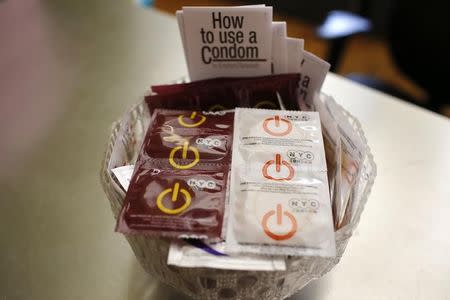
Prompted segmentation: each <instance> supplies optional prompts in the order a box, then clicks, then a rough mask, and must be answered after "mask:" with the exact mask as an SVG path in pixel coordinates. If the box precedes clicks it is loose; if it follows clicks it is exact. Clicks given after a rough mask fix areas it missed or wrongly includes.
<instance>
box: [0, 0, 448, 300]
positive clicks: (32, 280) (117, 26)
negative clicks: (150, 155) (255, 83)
mask: <svg viewBox="0 0 450 300" xmlns="http://www.w3.org/2000/svg"><path fill="white" fill-rule="evenodd" d="M40 3H41V4H40ZM2 13H3V17H5V16H6V15H8V16H11V17H9V18H3V19H2V18H1V14H2ZM18 16H26V19H27V20H28V21H27V22H19V21H15V20H17V17H18ZM0 19H2V21H0V25H2V26H3V28H5V27H4V26H5V25H7V28H9V29H10V32H19V30H20V32H21V35H18V34H11V35H5V36H6V37H5V36H4V39H7V41H8V43H2V44H3V45H7V46H6V47H5V48H3V50H2V51H3V52H1V51H0V53H1V56H0V66H9V67H10V69H9V70H10V71H9V72H8V73H6V72H5V73H3V74H0V79H2V80H0V95H2V96H3V98H4V99H6V100H9V101H3V102H2V103H1V104H0V105H2V106H4V105H8V103H9V104H10V105H11V103H19V104H20V105H22V106H23V108H26V109H20V110H17V111H16V112H15V113H14V114H9V116H8V114H7V113H5V110H4V109H0V111H3V113H2V114H1V113H0V116H1V117H2V120H8V123H5V122H3V123H1V124H7V126H8V127H6V128H8V129H7V130H5V127H3V130H4V132H15V134H14V135H9V136H8V135H6V139H7V138H8V137H9V138H10V140H6V141H8V143H5V145H7V146H8V145H12V144H11V143H14V147H16V148H12V146H11V147H10V148H8V147H0V150H2V151H6V152H2V153H1V154H2V155H3V154H5V153H8V156H7V158H8V159H7V160H8V161H10V163H9V169H8V172H6V171H5V169H3V171H2V172H0V174H1V175H2V176H0V191H1V192H0V193H1V201H0V222H1V223H0V224H1V226H0V228H1V229H0V233H1V234H0V236H1V239H0V249H1V250H0V299H2V300H3V299H5V300H10V299H38V300H39V299H43V300H44V299H45V300H52V299H66V300H71V299H108V300H115V299H117V300H119V299H158V300H163V299H181V298H182V296H181V295H179V294H178V293H177V292H176V291H174V290H172V289H171V288H168V287H166V286H164V285H161V284H159V283H158V282H157V281H156V280H154V279H153V278H152V277H151V276H150V275H147V274H145V273H144V272H143V270H142V269H141V267H140V266H139V265H138V263H137V261H136V259H135V257H134V255H133V253H132V251H131V249H130V248H129V246H128V244H127V243H126V241H125V239H124V238H123V237H122V236H121V235H120V234H117V233H114V231H113V229H114V220H113V217H112V214H111V212H110V208H109V204H108V201H107V199H106V196H105V195H104V193H103V191H102V189H101V186H100V183H99V176H98V172H99V169H100V162H101V158H102V154H103V151H104V149H105V146H106V142H107V138H108V134H109V127H110V124H111V122H112V121H113V120H114V119H116V118H118V117H119V116H120V115H121V113H122V112H123V111H125V110H126V109H127V108H128V107H129V106H130V105H131V104H133V103H136V102H138V101H139V96H141V95H142V94H143V92H144V91H145V89H146V88H147V87H148V86H149V85H150V84H151V83H155V84H156V83H164V82H167V81H169V80H172V79H176V78H179V77H181V76H183V75H185V74H186V67H185V64H184V56H183V52H182V46H181V43H180V40H179V34H178V27H177V24H176V21H175V18H174V17H172V16H168V15H163V14H161V13H158V12H156V11H153V10H149V9H148V10H146V9H141V8H138V7H137V6H135V5H134V3H133V2H132V1H116V2H114V3H112V2H110V1H105V0H96V1H87V2H84V1H83V3H78V1H57V2H55V1H47V2H46V1H43V2H38V1H36V2H33V4H17V2H16V1H4V2H2V3H0ZM19 20H20V18H19ZM5 23H6V24H5ZM5 32H6V31H0V33H5ZM5 49H6V50H5ZM8 51H9V52H8ZM5 53H6V54H5ZM43 62H44V63H43ZM18 66H19V67H20V68H19V67H18ZM11 70H16V71H17V72H16V73H14V72H11ZM32 70H34V71H33V72H31V71H32ZM5 74H13V75H14V76H9V77H7V76H6V75H5ZM16 75H17V76H16ZM5 78H6V79H8V80H3V79H5ZM11 78H12V79H11ZM32 83H35V84H34V85H33V84H32ZM20 91H22V92H23V93H22V92H20ZM323 91H324V92H326V93H329V94H331V95H333V96H334V97H335V98H336V99H337V101H338V102H340V103H341V104H343V106H344V107H345V108H346V109H347V110H349V111H350V112H351V113H352V114H353V115H355V116H356V117H357V118H358V119H359V120H360V122H361V123H362V125H363V129H364V131H365V133H366V136H367V139H368V141H369V145H370V146H371V149H372V152H373V154H374V157H375V161H376V163H377V165H378V176H377V179H376V181H375V185H374V188H373V190H372V194H371V195H370V197H369V201H368V203H367V205H366V207H365V210H364V212H363V215H362V218H361V222H360V224H359V226H358V229H357V231H356V233H355V235H354V236H353V237H352V239H351V240H350V242H349V245H348V247H347V250H346V252H345V254H344V256H343V258H342V260H341V262H340V263H339V264H338V265H337V266H336V267H335V268H334V269H333V270H332V271H331V272H330V273H329V274H327V275H326V276H325V277H324V278H322V279H320V280H317V281H315V282H313V283H311V284H310V285H308V286H307V287H306V288H305V289H303V290H302V291H301V292H300V293H299V294H298V295H296V296H295V297H293V298H292V299H355V300H356V299H357V300H360V299H405V300H406V299H407V300H409V299H450V285H449V284H448V282H449V279H450V255H449V253H450V217H449V216H450V184H449V183H450V182H449V178H450V121H449V119H446V118H444V117H441V116H438V115H436V114H433V113H430V112H427V111H424V110H423V109H420V108H418V107H415V106H412V105H409V104H406V103H405V102H403V101H400V100H398V99H394V98H392V97H390V96H387V95H385V94H381V93H379V92H376V91H373V90H370V89H368V88H365V87H362V86H359V85H357V84H355V83H352V82H350V81H348V80H346V79H344V78H342V77H340V76H337V75H334V74H329V76H328V77H327V80H326V82H325V85H324V87H323ZM5 95H6V96H5ZM5 97H6V98H5ZM8 97H9V98H8ZM25 100H26V101H25ZM21 101H25V102H21ZM12 107H13V108H14V107H15V106H12ZM8 117H9V119H7V118H8ZM18 120H19V121H18ZM21 132H22V133H24V132H27V133H28V135H25V134H24V135H20V133H21ZM30 136H33V137H34V139H32V140H31V141H30V139H29V138H25V137H30ZM5 149H6V150H5ZM14 149H26V150H27V151H16V150H14ZM8 151H9V152H8ZM11 161H12V162H14V164H12V163H11ZM5 163H6V159H5Z"/></svg>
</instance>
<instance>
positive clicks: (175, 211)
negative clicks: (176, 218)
mask: <svg viewBox="0 0 450 300" xmlns="http://www.w3.org/2000/svg"><path fill="white" fill-rule="evenodd" d="M170 193H172V202H176V201H177V200H178V194H179V193H181V194H182V195H183V196H184V204H183V205H182V206H180V207H178V208H174V209H171V208H167V207H165V206H164V204H163V202H162V201H163V199H164V197H165V196H166V195H168V194H170ZM156 205H157V206H158V208H159V209H160V210H161V211H162V212H163V213H165V214H168V215H176V214H179V213H181V212H183V211H184V210H185V209H186V208H188V207H189V205H191V194H189V192H188V191H186V190H185V189H183V188H182V189H180V184H179V183H178V182H177V183H175V185H174V186H173V188H168V189H165V190H164V191H162V192H161V193H160V194H159V195H158V198H156Z"/></svg>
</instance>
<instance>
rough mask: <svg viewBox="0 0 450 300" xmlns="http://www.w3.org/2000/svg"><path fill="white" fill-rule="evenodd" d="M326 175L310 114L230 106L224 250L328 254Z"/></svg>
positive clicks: (315, 120)
mask: <svg viewBox="0 0 450 300" xmlns="http://www.w3.org/2000/svg"><path fill="white" fill-rule="evenodd" d="M305 146H309V148H308V151H305ZM326 172H327V169H326V161H325V155H324V149H323V140H322V133H321V124H320V118H319V114H318V113H317V112H299V111H278V110H262V109H248V108H236V110H235V119H234V143H233V158H232V167H231V184H230V206H229V209H230V211H229V216H228V226H227V235H226V251H227V252H229V253H255V254H266V255H275V254H277V255H295V256H300V255H311V256H328V257H332V256H334V255H335V239H334V227H333V217H332V213H331V203H330V196H329V189H328V179H327V173H326Z"/></svg>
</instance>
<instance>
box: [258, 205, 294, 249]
mask: <svg viewBox="0 0 450 300" xmlns="http://www.w3.org/2000/svg"><path fill="white" fill-rule="evenodd" d="M275 214H276V217H277V225H281V224H282V223H283V215H284V216H286V217H287V218H288V219H289V221H290V222H291V229H290V230H289V231H288V232H287V233H285V234H277V233H274V232H272V230H270V228H269V225H268V223H269V218H271V217H272V216H274V215H275ZM261 223H262V227H263V229H264V233H265V234H266V235H267V236H268V237H270V238H271V239H273V240H276V241H283V240H288V239H290V238H291V237H293V236H294V234H295V233H296V232H297V220H296V219H295V217H294V216H293V215H292V214H291V213H290V212H288V211H285V212H283V210H282V207H281V204H277V211H276V212H275V211H274V210H271V211H269V212H267V213H266V214H265V215H264V216H263V218H262V221H261Z"/></svg>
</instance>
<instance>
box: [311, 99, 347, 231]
mask: <svg viewBox="0 0 450 300" xmlns="http://www.w3.org/2000/svg"><path fill="white" fill-rule="evenodd" d="M314 108H315V110H316V111H317V112H318V113H319V115H320V120H321V123H322V133H323V141H324V146H325V156H326V159H327V169H328V183H329V185H330V198H331V205H332V209H333V216H334V221H335V228H337V226H338V222H337V221H338V220H339V219H340V217H339V216H340V215H339V212H340V211H341V207H340V205H341V202H340V201H339V200H338V198H339V197H340V195H341V193H340V188H341V166H342V155H341V135H340V133H339V130H338V123H337V122H336V120H335V119H334V118H333V116H332V114H331V112H330V110H329V109H328V107H327V106H326V105H325V103H324V101H323V100H322V99H321V97H320V94H317V93H316V95H315V97H314Z"/></svg>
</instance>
